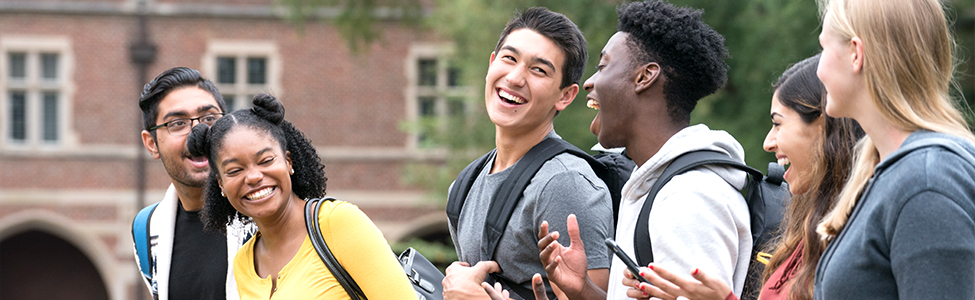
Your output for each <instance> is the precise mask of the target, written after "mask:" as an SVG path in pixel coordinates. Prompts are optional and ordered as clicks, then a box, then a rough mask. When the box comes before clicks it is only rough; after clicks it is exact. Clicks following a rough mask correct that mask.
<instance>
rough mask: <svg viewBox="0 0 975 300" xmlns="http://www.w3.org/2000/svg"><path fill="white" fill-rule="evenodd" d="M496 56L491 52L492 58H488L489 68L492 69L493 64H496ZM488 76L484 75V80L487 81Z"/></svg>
mask: <svg viewBox="0 0 975 300" xmlns="http://www.w3.org/2000/svg"><path fill="white" fill-rule="evenodd" d="M495 54H496V53H494V51H491V57H489V58H488V68H490V67H491V63H494V55H495ZM488 75H489V74H486V75H484V80H487V77H488Z"/></svg>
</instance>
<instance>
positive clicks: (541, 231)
mask: <svg viewBox="0 0 975 300" xmlns="http://www.w3.org/2000/svg"><path fill="white" fill-rule="evenodd" d="M547 235H548V221H542V225H541V226H538V239H539V240H540V239H542V238H544V237H545V236H547ZM539 245H540V244H539ZM538 248H542V247H541V246H539V247H538Z"/></svg>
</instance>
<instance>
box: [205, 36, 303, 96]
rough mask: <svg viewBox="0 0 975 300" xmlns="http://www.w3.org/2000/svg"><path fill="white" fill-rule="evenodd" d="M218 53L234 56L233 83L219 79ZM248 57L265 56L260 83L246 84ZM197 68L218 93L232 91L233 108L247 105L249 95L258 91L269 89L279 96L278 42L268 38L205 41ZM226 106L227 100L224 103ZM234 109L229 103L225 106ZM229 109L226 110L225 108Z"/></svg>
mask: <svg viewBox="0 0 975 300" xmlns="http://www.w3.org/2000/svg"><path fill="white" fill-rule="evenodd" d="M221 57H233V58H235V59H236V60H235V62H236V68H235V74H234V79H235V80H234V83H232V84H228V83H220V80H219V78H218V75H219V74H218V73H219V70H218V69H217V60H218V58H221ZM248 58H263V59H265V65H264V68H265V70H266V71H265V72H266V73H265V74H264V83H263V84H249V83H248V74H247V71H248V69H247V60H248ZM201 65H202V66H203V67H202V69H201V70H200V71H201V72H202V73H203V76H204V77H205V78H207V79H209V80H210V81H212V82H213V84H215V85H216V86H217V89H219V90H220V94H222V95H224V98H227V96H229V95H233V97H234V100H236V101H237V103H238V104H237V106H236V108H242V107H250V106H251V100H252V99H253V98H252V97H249V96H253V95H256V94H258V93H270V94H272V95H274V96H275V97H278V98H281V97H283V96H284V95H283V94H284V91H283V90H282V89H281V74H282V71H281V54H280V52H279V51H278V45H277V43H276V42H274V41H269V40H211V41H209V42H208V43H207V50H206V52H205V53H204V55H203V60H202V64H201ZM227 105H228V106H229V105H230V103H227ZM230 109H233V108H230V107H228V110H230ZM228 112H229V111H228Z"/></svg>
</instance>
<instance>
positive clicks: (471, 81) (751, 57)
mask: <svg viewBox="0 0 975 300" xmlns="http://www.w3.org/2000/svg"><path fill="white" fill-rule="evenodd" d="M280 1H281V2H280V3H281V5H283V6H285V7H287V8H288V11H289V12H290V14H289V17H288V18H289V21H291V22H293V23H294V24H296V26H297V27H298V28H299V30H300V28H301V24H302V23H303V22H305V21H306V20H307V19H309V18H308V16H310V15H312V14H313V12H314V11H315V10H318V9H339V10H341V11H342V13H341V17H339V18H337V19H336V20H335V21H334V22H335V26H337V27H339V28H340V30H341V32H342V33H343V35H344V37H345V38H346V39H347V40H348V42H349V47H350V48H351V49H353V50H357V49H361V48H362V46H363V45H367V44H369V43H371V42H373V41H376V40H378V39H381V38H382V32H381V31H380V30H378V29H377V28H379V27H378V26H377V22H380V18H378V17H379V16H385V17H387V18H388V17H393V18H396V19H399V20H401V21H403V22H407V23H408V24H411V25H412V26H416V27H417V28H418V29H420V30H432V31H434V32H436V33H437V34H439V35H440V36H441V37H442V38H443V39H445V40H449V41H452V43H453V46H454V50H455V52H454V55H453V58H452V59H451V62H450V64H451V67H453V68H456V69H457V70H459V72H460V75H461V80H462V83H463V84H464V85H466V86H470V87H472V89H473V91H474V93H473V94H472V96H471V97H469V98H467V99H454V100H452V101H463V102H464V103H465V105H467V106H469V107H470V108H471V109H468V110H467V111H468V113H467V114H460V115H454V116H450V117H448V118H437V119H422V120H419V121H417V122H405V123H404V124H402V126H401V127H402V129H403V130H406V131H411V132H417V133H420V134H423V135H424V136H425V139H424V143H423V145H421V146H423V147H429V148H430V149H431V151H433V150H434V149H443V150H446V151H445V152H446V153H447V163H446V164H443V165H427V164H415V165H410V166H408V167H407V168H405V169H404V176H405V177H406V178H407V179H408V180H409V181H410V182H412V183H414V184H417V185H419V186H423V187H426V188H428V189H429V190H430V191H431V194H432V196H433V198H435V199H439V201H443V202H445V201H446V200H445V199H446V194H447V187H448V186H449V184H450V183H451V181H452V180H453V179H454V178H455V177H456V176H457V173H459V172H460V170H461V169H462V168H463V167H464V166H466V165H467V164H468V163H470V162H471V161H473V160H474V159H475V158H477V157H478V156H480V155H482V154H484V153H486V152H487V151H488V150H490V149H491V148H494V139H493V138H494V126H493V124H491V122H490V120H489V119H488V118H487V115H486V114H485V113H484V109H483V107H484V104H483V101H484V99H483V94H482V93H483V86H484V76H485V74H487V66H488V59H489V56H490V54H491V51H492V50H493V49H494V46H495V45H496V43H497V41H498V37H499V35H500V33H501V30H502V29H503V28H504V25H505V24H506V23H507V21H508V20H509V19H510V18H511V17H513V16H514V14H515V11H522V10H524V9H525V8H528V7H532V6H544V7H548V8H549V9H551V10H553V11H556V12H559V13H562V14H565V15H566V16H568V17H569V19H571V20H572V21H574V22H575V23H576V24H577V25H578V26H579V28H580V29H581V30H582V32H583V33H584V34H585V37H586V39H587V41H588V47H589V53H590V58H589V61H588V64H587V65H586V72H585V75H584V77H583V80H585V79H586V78H588V77H589V76H590V75H592V73H593V72H594V71H595V69H594V66H595V65H596V62H597V61H598V59H599V53H600V50H601V49H602V47H603V45H604V44H605V43H606V41H607V40H608V39H609V37H610V36H611V35H613V34H614V33H615V32H616V21H617V16H616V7H617V6H618V5H619V4H620V3H621V1H610V0H548V1H546V0H385V1H383V0H356V1H342V0H280ZM670 2H671V3H674V4H676V5H678V6H690V7H695V8H699V9H703V10H704V15H703V18H704V21H705V22H706V23H707V24H709V25H710V26H711V27H713V28H714V29H715V30H717V31H718V32H719V33H721V34H723V35H724V36H725V44H726V46H727V47H728V50H729V53H730V57H729V58H728V59H727V60H726V61H727V63H728V66H729V69H728V83H727V84H726V85H725V86H724V88H722V89H720V90H718V91H717V92H716V93H715V94H713V95H711V96H708V97H706V98H704V99H702V100H701V101H700V102H699V103H698V105H697V108H696V109H695V110H694V112H693V113H692V115H691V124H698V123H704V124H707V125H708V126H709V127H711V128H712V129H718V130H725V131H727V132H729V133H730V134H731V135H733V136H734V137H735V138H737V139H738V141H739V142H740V143H741V145H742V146H743V147H744V149H745V153H746V155H745V158H746V162H747V163H748V164H749V165H751V166H755V167H758V168H759V169H763V170H764V169H765V165H766V164H767V163H768V162H770V161H773V160H774V155H772V154H769V153H766V152H764V151H763V150H762V142H763V140H764V138H765V135H766V133H767V132H768V129H769V128H770V126H771V124H770V121H769V107H770V101H771V98H772V88H771V85H772V83H774V81H775V79H776V78H778V76H779V75H780V74H781V73H782V72H783V71H784V70H785V69H787V68H788V67H789V66H790V65H791V64H793V63H795V62H797V61H800V60H802V59H803V58H806V57H809V56H812V55H814V54H816V53H818V52H819V51H820V47H819V43H818V40H817V36H818V34H819V32H820V29H821V27H820V21H819V17H818V11H817V6H816V1H814V0H803V1H787V0H738V1H712V0H672V1H670ZM946 3H947V4H948V15H949V19H950V21H951V24H952V26H953V28H954V31H955V35H956V38H957V42H958V43H959V47H958V48H959V51H958V55H957V56H958V58H959V65H958V66H959V68H958V74H957V76H956V77H957V79H958V83H959V84H958V88H957V89H956V90H955V96H956V97H957V98H958V99H959V101H960V102H961V103H964V106H965V109H966V111H967V112H968V114H969V116H971V110H970V109H969V108H968V107H970V106H971V105H970V104H971V102H972V100H973V99H975V77H973V70H975V68H973V67H972V63H971V57H972V49H973V48H975V44H973V43H975V2H973V1H969V0H946ZM370 11H372V12H373V13H372V14H370V13H369V12H370ZM585 102H586V101H585V92H584V91H580V93H579V95H578V96H577V97H576V99H575V101H574V102H573V103H572V104H571V105H570V106H569V107H568V108H567V109H565V111H563V112H562V113H561V114H560V115H559V116H558V117H556V119H555V129H556V132H558V133H559V134H560V135H561V136H562V137H563V138H564V139H565V140H567V141H569V142H571V143H573V144H575V145H576V146H578V147H580V148H583V149H588V148H589V147H591V146H592V145H593V144H595V143H596V137H595V136H594V135H593V134H592V133H590V132H589V124H590V123H591V121H592V118H593V117H594V116H595V111H593V110H591V109H589V108H587V107H586V105H585Z"/></svg>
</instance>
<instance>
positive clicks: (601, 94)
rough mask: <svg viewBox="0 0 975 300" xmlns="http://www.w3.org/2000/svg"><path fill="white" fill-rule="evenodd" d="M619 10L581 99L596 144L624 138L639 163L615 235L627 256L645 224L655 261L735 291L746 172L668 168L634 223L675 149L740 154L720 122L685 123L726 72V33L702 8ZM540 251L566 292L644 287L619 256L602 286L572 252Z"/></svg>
mask: <svg viewBox="0 0 975 300" xmlns="http://www.w3.org/2000/svg"><path fill="white" fill-rule="evenodd" d="M617 13H618V14H619V23H618V32H617V33H616V34H614V35H613V36H612V37H611V38H610V39H609V41H608V42H607V43H606V46H605V47H603V51H602V52H601V53H600V59H599V64H598V65H597V66H596V70H597V72H596V73H595V74H593V75H592V77H590V78H589V79H588V80H586V82H585V85H584V88H585V89H586V91H588V92H589V94H588V95H587V98H588V100H589V105H590V106H591V107H594V108H597V109H598V112H597V114H596V117H595V119H593V122H592V125H591V127H590V130H591V131H593V133H594V134H596V135H597V136H598V139H599V143H600V144H601V145H603V146H606V147H608V148H614V147H625V148H626V153H627V155H629V157H631V158H632V159H633V161H634V162H635V163H636V164H637V168H636V170H634V171H633V174H631V176H630V179H629V180H628V181H627V182H626V184H625V186H624V187H623V190H622V199H621V202H620V208H619V216H618V218H619V221H618V223H617V228H616V241H617V242H618V243H619V245H620V247H621V248H622V249H623V251H624V252H626V253H627V254H628V255H630V257H635V255H634V251H635V250H634V245H633V244H634V233H635V230H646V231H648V232H649V236H650V240H651V241H652V243H651V248H652V252H653V259H654V264H659V265H661V266H664V267H666V268H668V269H670V270H675V271H677V270H679V271H678V272H680V273H681V274H689V273H691V272H692V271H693V270H695V269H696V268H700V270H704V271H705V272H706V273H708V274H711V275H712V276H714V277H715V278H718V279H720V280H722V281H723V282H724V283H725V284H727V285H729V286H731V287H733V289H734V291H735V294H736V295H740V294H741V291H742V287H743V286H744V282H745V276H746V273H747V270H748V263H749V259H750V254H751V248H752V239H751V228H750V227H751V224H750V223H749V222H750V221H749V213H748V207H747V205H746V203H745V200H744V198H743V197H742V195H741V193H740V192H739V190H740V189H741V188H743V187H744V185H745V183H746V174H745V173H744V172H742V171H739V170H737V169H733V168H726V167H721V166H712V165H706V166H703V167H700V168H696V169H693V170H690V171H687V172H684V173H681V174H678V175H677V176H674V177H673V178H672V179H671V180H670V181H669V182H667V183H666V184H665V185H664V186H663V188H662V189H660V191H659V193H658V194H657V196H656V197H655V198H654V202H653V209H652V210H651V211H650V212H649V216H648V220H649V222H648V223H649V226H648V227H644V228H636V227H637V226H636V222H637V219H638V217H639V213H640V211H641V208H642V207H643V204H644V202H645V201H646V198H647V193H648V192H649V190H650V188H651V187H652V186H653V184H654V183H655V182H656V180H657V178H658V177H659V176H660V174H661V173H662V172H663V170H664V169H665V168H666V167H667V166H668V165H669V164H670V162H671V161H673V160H674V159H675V158H677V157H678V156H680V155H681V154H684V153H687V152H691V151H696V150H713V151H717V152H720V153H725V154H727V155H729V156H730V157H731V158H732V159H735V160H743V159H744V153H743V149H742V147H741V145H740V144H739V143H738V142H737V141H736V140H735V139H734V137H732V136H731V135H729V134H728V133H727V132H724V131H716V130H710V129H709V128H708V127H707V126H705V125H703V124H699V125H693V126H691V125H690V114H691V111H692V110H693V109H694V107H695V106H696V105H697V102H698V100H700V99H701V98H703V97H705V96H707V95H709V94H711V93H713V92H714V91H716V90H717V89H718V88H720V87H721V86H722V85H724V83H725V81H726V78H727V75H726V74H727V66H726V64H725V63H724V58H725V57H726V56H727V50H726V48H725V47H724V37H722V36H721V35H720V34H719V33H717V32H715V31H714V30H713V29H711V27H709V26H708V25H707V24H705V23H704V22H703V21H702V20H701V14H702V11H700V10H695V9H691V8H680V7H676V6H674V5H673V4H670V3H667V2H663V1H659V0H656V1H641V2H633V3H630V4H625V5H622V6H620V7H619V8H618V10H617ZM579 220H580V221H582V222H587V223H588V220H586V219H583V218H579ZM569 233H570V234H571V233H572V231H570V232H569ZM562 245H565V244H564V243H562V242H561V241H559V242H558V243H554V242H552V243H548V244H546V243H540V244H539V247H540V248H541V249H543V250H545V248H547V247H551V248H553V249H563V250H562V252H563V253H565V251H566V249H572V248H573V246H574V245H573V246H570V247H563V246H562ZM588 250H589V249H586V252H585V253H586V254H587V255H591V254H592V253H591V252H589V251H588ZM545 253H546V252H544V251H543V257H542V260H543V261H545V263H546V264H551V263H552V262H555V265H557V267H555V269H556V272H554V273H556V274H560V275H562V276H557V277H553V278H552V281H553V283H555V284H556V285H559V287H562V288H563V291H564V292H566V294H567V295H568V296H569V298H570V299H629V298H631V297H632V298H641V297H643V298H645V297H647V296H646V295H645V294H643V293H642V292H641V291H639V290H636V289H629V288H628V287H627V286H624V285H623V281H624V275H623V274H624V270H625V269H626V266H625V265H624V264H623V262H622V261H621V260H620V259H618V258H614V259H613V262H612V267H611V268H610V277H609V288H608V290H601V289H599V288H598V287H597V286H595V285H594V284H593V283H592V282H591V281H590V280H587V279H586V277H585V276H586V274H583V273H580V272H573V271H572V266H576V265H578V264H579V263H580V262H578V261H574V260H573V258H574V257H572V256H566V255H562V256H561V258H559V260H558V261H556V259H557V256H558V255H551V256H548V257H546V256H545V255H544V254H545ZM582 257H584V256H582ZM684 272H687V273H684ZM550 275H551V274H550ZM628 293H629V294H628Z"/></svg>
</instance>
